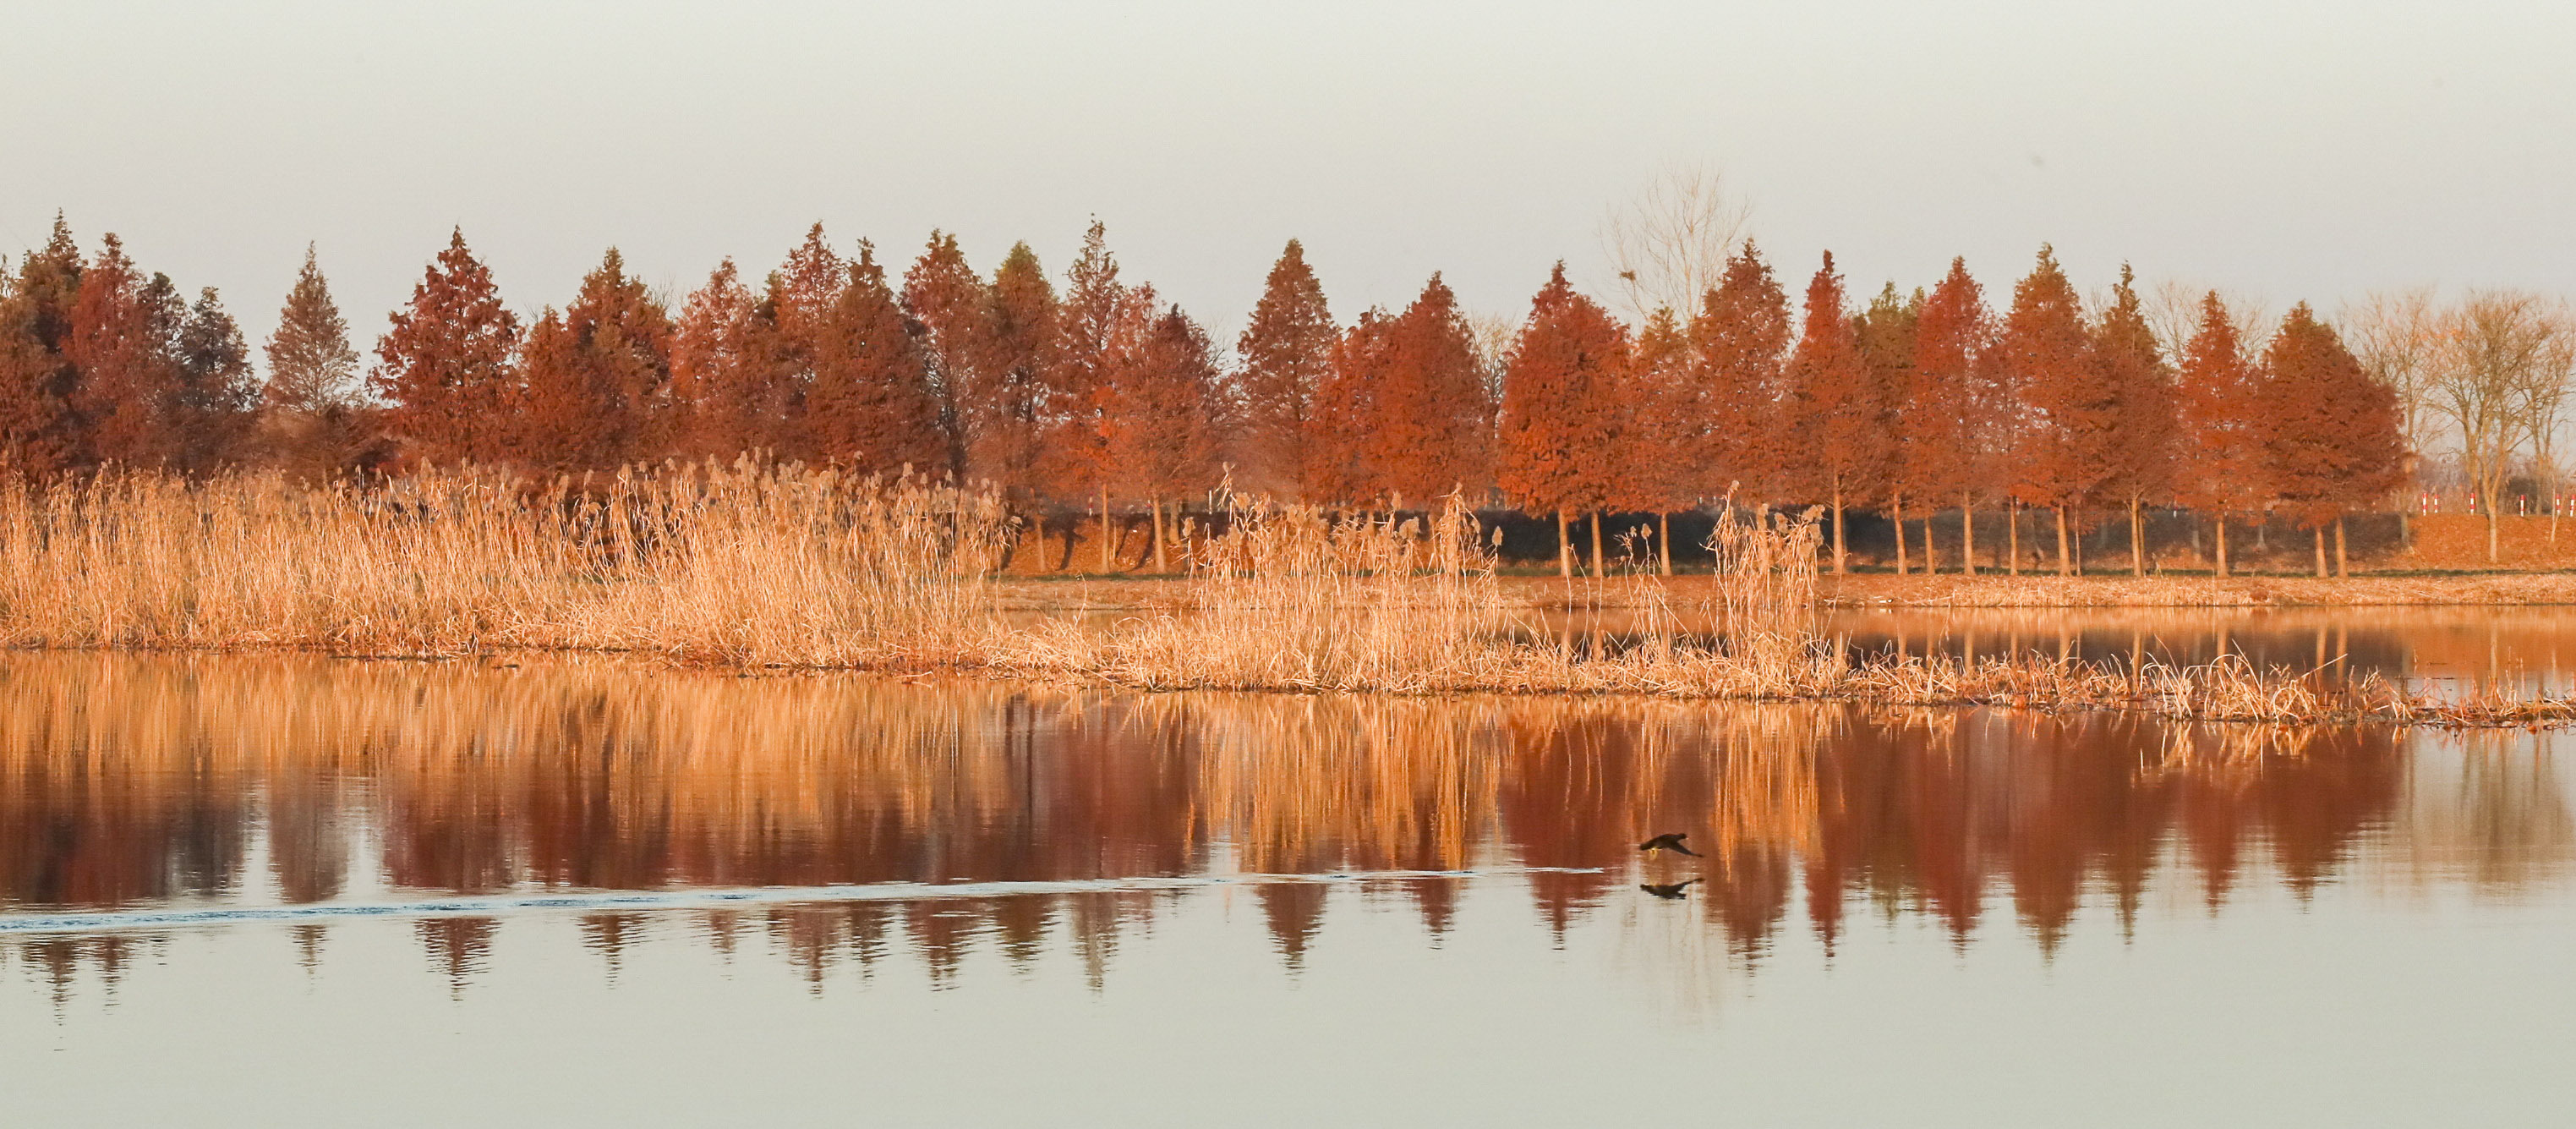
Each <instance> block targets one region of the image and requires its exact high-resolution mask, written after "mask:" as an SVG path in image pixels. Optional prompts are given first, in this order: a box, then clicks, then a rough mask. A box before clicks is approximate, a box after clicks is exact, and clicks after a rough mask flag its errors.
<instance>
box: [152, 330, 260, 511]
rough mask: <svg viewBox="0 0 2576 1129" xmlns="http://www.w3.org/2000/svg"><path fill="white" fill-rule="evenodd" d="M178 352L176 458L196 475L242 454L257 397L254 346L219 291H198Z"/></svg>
mask: <svg viewBox="0 0 2576 1129" xmlns="http://www.w3.org/2000/svg"><path fill="white" fill-rule="evenodd" d="M174 352H175V354H176V356H175V360H176V361H177V367H178V377H179V381H178V388H177V401H176V403H175V404H174V405H173V408H174V409H175V410H174V412H173V418H172V424H173V426H174V427H175V428H176V435H175V436H173V439H174V442H173V444H172V446H173V448H174V450H173V458H174V459H175V460H176V461H177V462H178V464H179V465H181V466H184V467H186V468H188V469H189V470H191V471H196V472H203V471H207V470H211V469H213V468H214V467H215V466H217V465H218V464H219V463H221V462H223V461H226V460H229V459H232V458H235V457H237V456H238V455H239V454H240V453H241V450H242V443H243V440H244V438H245V437H246V435H247V431H248V425H249V422H250V412H251V405H252V404H253V402H254V401H256V399H257V398H258V384H257V383H256V382H255V381H254V380H253V379H252V374H251V365H250V343H249V342H248V341H245V340H244V339H243V338H242V331H241V325H240V323H238V322H235V321H234V320H233V317H232V315H231V314H230V313H227V312H226V311H225V310H224V304H223V298H222V296H221V295H219V294H217V293H216V291H215V288H214V287H211V286H209V287H206V288H204V289H202V290H199V291H198V292H197V301H196V304H195V305H193V306H191V307H189V308H188V313H187V320H186V321H185V322H184V323H183V324H182V325H181V326H180V328H179V333H178V338H177V340H176V342H175V343H174Z"/></svg>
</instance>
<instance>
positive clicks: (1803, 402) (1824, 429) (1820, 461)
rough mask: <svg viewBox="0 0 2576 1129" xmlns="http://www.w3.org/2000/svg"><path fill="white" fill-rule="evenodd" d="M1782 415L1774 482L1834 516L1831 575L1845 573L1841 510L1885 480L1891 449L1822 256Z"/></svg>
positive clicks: (1837, 280) (1839, 282)
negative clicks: (1785, 431)
mask: <svg viewBox="0 0 2576 1129" xmlns="http://www.w3.org/2000/svg"><path fill="white" fill-rule="evenodd" d="M1784 384H1785V387H1784V388H1783V389H1782V393H1783V400H1784V403H1783V405H1782V406H1783V409H1784V410H1785V413H1786V415H1787V418H1788V420H1789V422H1790V428H1789V430H1790V432H1791V434H1793V435H1794V436H1795V438H1796V441H1795V443H1794V444H1793V445H1784V446H1783V448H1782V453H1781V455H1780V456H1778V457H1777V459H1776V464H1775V465H1776V468H1777V469H1776V470H1775V471H1774V478H1775V479H1776V480H1777V481H1779V482H1781V483H1782V484H1783V486H1784V487H1785V488H1786V489H1787V490H1788V492H1790V493H1791V494H1793V495H1795V496H1799V497H1804V498H1810V499H1821V500H1823V501H1824V502H1825V503H1826V504H1827V505H1828V506H1830V507H1831V508H1832V510H1833V519H1834V524H1833V533H1834V571H1835V572H1837V573H1840V572H1844V571H1846V557H1847V556H1848V554H1847V552H1846V546H1845V542H1844V539H1843V506H1844V504H1845V503H1846V502H1847V501H1852V500H1863V501H1865V500H1867V499H1869V498H1870V497H1871V496H1872V495H1873V494H1874V493H1875V492H1876V491H1877V489H1878V487H1879V485H1880V482H1881V480H1882V478H1883V476H1884V474H1885V472H1886V466H1887V461H1886V456H1887V452H1888V448H1889V446H1890V443H1889V436H1888V433H1887V424H1886V420H1885V419H1884V418H1883V413H1882V409H1881V402H1880V398H1879V395H1878V389H1877V387H1876V382H1875V381H1874V379H1873V374H1872V373H1871V372H1870V369H1869V365H1868V363H1867V362H1866V361H1865V360H1864V359H1863V358H1862V357H1861V353H1860V341H1859V338H1858V337H1857V336H1855V335H1854V333H1853V328H1852V319H1851V312H1850V311H1849V310H1848V309H1847V308H1846V307H1845V303H1844V301H1843V279H1842V276H1841V275H1839V274H1836V273H1834V256H1833V253H1832V252H1830V251H1828V252H1826V253H1825V261H1824V265H1822V266H1820V267H1818V268H1816V274H1815V277H1814V278H1813V279H1811V280H1809V281H1808V283H1807V302H1806V318H1805V324H1804V326H1803V327H1802V328H1801V330H1800V332H1799V334H1798V345H1797V348H1796V350H1795V351H1794V352H1792V353H1791V354H1790V355H1789V365H1788V369H1787V371H1786V373H1785V379H1784Z"/></svg>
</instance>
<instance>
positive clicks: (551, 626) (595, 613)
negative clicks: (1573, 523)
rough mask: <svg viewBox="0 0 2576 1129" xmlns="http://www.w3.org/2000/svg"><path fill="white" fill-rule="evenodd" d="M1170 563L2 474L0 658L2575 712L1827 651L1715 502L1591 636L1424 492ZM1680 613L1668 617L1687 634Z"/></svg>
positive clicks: (1779, 520)
mask: <svg viewBox="0 0 2576 1129" xmlns="http://www.w3.org/2000/svg"><path fill="white" fill-rule="evenodd" d="M1226 518H1227V520H1226V521H1225V522H1224V523H1223V524H1222V525H1221V526H1220V527H1219V528H1218V529H1217V530H1216V531H1215V532H1213V533H1212V534H1210V535H1207V536H1193V537H1187V538H1185V545H1186V548H1185V555H1186V557H1187V558H1188V562H1189V570H1190V571H1189V577H1188V580H1187V581H1186V585H1185V586H1186V590H1187V593H1188V599H1187V607H1186V608H1184V609H1182V610H1176V611H1165V612H1154V613H1150V614H1140V615H1137V616H1134V617H1131V618H1129V619H1125V620H1122V621H1119V622H1117V623H1115V624H1112V625H1109V626H1107V627H1098V626H1089V625H1085V624H1081V623H1077V622H1074V621H1072V620H1069V619H1062V618H1057V619H1048V620H1041V621H1039V622H1037V623H1035V624H1025V623H1017V624H1015V623H1009V622H1005V620H1004V619H1003V617H1002V616H1001V614H1000V613H999V610H998V602H997V600H996V592H997V590H998V585H997V584H996V582H995V578H994V572H995V568H996V565H997V563H998V562H999V560H1000V558H1001V554H1002V550H1003V548H1004V547H1005V546H1006V545H1007V544H1008V543H1009V539H1010V538H1011V536H1012V535H1013V532H1014V524H1013V518H1012V517H1011V515H1010V514H1009V512H1008V510H1007V508H1006V507H1005V506H1004V505H1003V504H1002V502H1001V501H1000V499H998V498H997V497H995V496H993V495H991V494H989V493H985V492H981V491H976V490H968V489H961V488H958V487H954V486H951V485H946V484H940V483H932V482H923V481H918V480H897V481H883V480H878V479H858V478H851V477H848V476H843V475H839V474H836V473H834V472H832V471H830V470H809V469H801V468H795V467H769V466H757V465H752V464H749V463H743V464H737V465H735V466H732V467H720V466H714V465H700V466H674V467H669V468H666V469H664V470H662V471H661V472H658V473H651V474H645V473H631V474H620V475H617V476H614V477H607V478H596V479H593V478H585V479H582V480H578V481H576V480H571V479H558V480H555V481H553V482H551V483H529V482H525V481H522V480H517V479H513V478H509V477H506V476H502V475H498V474H494V473H490V472H480V471H474V470H461V471H452V472H430V473H425V474H421V475H417V476H413V477H410V478H404V479H397V480H391V481H384V482H371V483H365V484H351V483H341V484H332V485H327V486H304V485H298V484H295V483H293V482H291V481H289V480H287V479H285V478H283V477H280V476H277V475H273V474H253V473H242V474H228V475H219V476H216V477H213V478H211V479H207V480H203V481H196V482H190V481H183V480H180V479H176V478H171V477H166V476H161V475H154V474H144V473H131V472H116V473H107V474H102V475H99V476H97V477H94V478H90V479H84V480H70V481H61V482H56V483H52V484H46V485H37V484H32V483H29V482H26V481H21V480H10V481H6V482H0V645H10V646H18V647H68V648H93V647H126V648H175V649H223V648H257V647H271V648H278V647H282V648H306V649H317V650H325V651H330V652H333V653H339V654H349V655H376V656H445V655H456V654H462V653H471V652H477V651H492V650H504V649H512V648H525V649H536V650H563V651H625V652H640V653H645V654H651V655H655V656H659V657H662V658H665V659H668V660H672V661H676V662H681V663H687V664H699V665H712V666H731V667H762V666H772V667H798V668H853V667H856V668H874V669H894V670H924V669H953V670H974V671H982V672H986V673H993V674H1000V675H1020V676H1033V677H1040V678H1055V679H1067V680H1075V681H1083V682H1094V683H1108V684H1113V685H1119V686H1127V687H1135V688H1143V689H1154V690H1167V689H1201V690H1245V691H1277V690H1291V691H1349V692H1381V693H1399V694H1449V693H1472V692H1501V693H1519V694H1634V695H1646V696H1657V697H1673V698H1729V699H1748V700H1766V699H1807V700H1856V701H1868V702H1876V703H1884V704H1891V705H2001V706H2013V707H2019V708H2027V709H2120V710H2135V711H2143V712H2148V713H2154V714H2160V715H2164V716H2171V717H2188V718H2209V719H2223V720H2242V721H2270V722H2309V721H2352V720H2383V721H2395V722H2430V723H2444V724H2459V725H2543V724H2559V723H2565V722H2568V721H2571V720H2576V700H2571V699H2566V698H2550V697H2539V698H2521V697H2515V696H2512V695H2510V694H2507V693H2504V692H2502V691H2492V690H2490V691H2481V692H2479V693H2478V694H2477V695H2476V696H2473V697H2468V698H2459V699H2450V700H2436V699H2434V698H2431V697H2428V696H2425V695H2423V694H2421V693H2418V692H2416V691H2412V690H2409V689H2406V688H2403V687H2400V686H2397V685H2393V684H2391V683H2389V682H2387V681H2385V680H2382V679H2378V678H2375V677H2359V678H2331V679H2330V678H2326V677H2323V676H2321V675H2320V674H2318V673H2317V672H2309V673H2307V674H2304V675H2303V674H2297V673H2294V672H2290V671H2285V670H2255V669H2253V668H2252V667H2251V666H2249V665H2247V664H2246V663H2244V662H2243V661H2242V660H2240V659H2233V658H2222V659H2220V660H2218V661H2216V662H2213V663H2209V664H2204V665H2198V666H2164V665H2158V664H2155V663H2139V664H2136V665H2134V666H2120V665H2114V664H2103V663H2086V662H2077V661H2072V660H2064V659H2061V660H2058V661H2053V662H2052V661H2046V660H2042V659H2039V658H2035V657H2032V656H2027V655H2016V656H2012V657H2006V658H1987V659H1984V660H1972V659H1955V658H1948V657H1910V656H1897V657H1893V658H1889V657H1884V656H1869V655H1854V654H1851V653H1849V652H1848V650H1847V648H1845V647H1844V646H1843V645H1842V644H1841V642H1840V641H1839V640H1838V639H1835V638H1831V637H1827V636H1825V635H1822V634H1820V633H1819V632H1818V631H1817V629H1816V627H1815V611H1816V608H1817V605H1818V598H1817V585H1818V578H1817V576H1816V572H1815V565H1814V561H1815V556H1816V545H1817V537H1818V534H1817V528H1816V525H1815V523H1814V522H1813V521H1810V520H1803V519H1792V518H1789V517H1787V516H1784V515H1764V516H1762V517H1760V518H1758V519H1756V520H1752V521H1739V520H1737V518H1736V516H1735V515H1734V513H1733V512H1732V511H1730V513H1729V514H1728V516H1727V517H1725V518H1724V519H1723V520H1722V521H1721V522H1720V524H1719V526H1718V529H1717V531H1716V533H1715V534H1714V535H1713V537H1712V539H1711V545H1710V547H1711V548H1712V549H1713V550H1714V551H1715V553H1716V555H1717V558H1718V561H1719V567H1718V568H1717V569H1716V570H1715V571H1714V572H1713V573H1712V574H1711V576H1710V577H1709V578H1708V579H1707V580H1706V581H1705V582H1704V583H1703V582H1701V581H1699V580H1698V579H1696V578H1693V579H1690V580H1685V581H1679V582H1672V583H1666V582H1664V581H1662V580H1660V579H1659V578H1656V577H1652V576H1649V575H1645V574H1644V573H1642V572H1636V573H1632V574H1631V575H1628V576H1626V577H1623V578H1617V579H1613V580H1610V581H1605V582H1598V583H1601V584H1605V585H1607V586H1609V588H1610V589H1612V590H1611V591H1608V592H1595V593H1593V595H1595V596H1606V597H1608V599H1607V600H1606V601H1604V602H1609V603H1615V604H1617V605H1618V606H1622V607H1627V608H1635V609H1641V610H1640V611H1639V612H1638V613H1637V614H1636V615H1635V616H1634V617H1632V618H1633V620H1634V623H1635V627H1634V629H1633V630H1629V631H1626V632H1623V633H1621V634H1620V635H1619V636H1618V637H1616V638H1611V637H1607V636H1589V637H1583V638H1578V637H1576V636H1575V635H1574V634H1572V633H1570V632H1565V631H1552V630H1550V629H1548V628H1547V627H1546V626H1545V625H1543V624H1542V623H1540V622H1539V621H1538V620H1537V619H1536V618H1535V616H1533V615H1532V613H1531V612H1530V611H1529V610H1528V609H1527V608H1526V606H1525V604H1524V603H1522V602H1520V601H1515V600H1513V599H1510V598H1507V597H1506V596H1505V595H1504V594H1503V593H1502V591H1501V589H1500V588H1499V586H1498V585H1497V582H1496V577H1495V564H1496V558H1495V555H1494V551H1493V548H1492V547H1491V545H1490V544H1489V543H1488V542H1487V541H1486V540H1485V539H1484V538H1483V537H1482V536H1481V534H1482V530H1481V528H1480V527H1479V525H1478V523H1477V522H1476V520H1475V518H1474V515H1473V514H1472V513H1470V512H1469V511H1468V509H1467V508H1466V506H1465V505H1464V503H1463V502H1462V501H1461V500H1459V499H1457V498H1454V497H1453V498H1451V499H1449V500H1448V501H1447V502H1446V504H1444V505H1443V506H1442V507H1441V508H1440V509H1439V510H1438V511H1437V512H1435V513H1433V514H1431V515H1429V516H1428V517H1427V518H1424V519H1420V520H1406V521H1401V522H1399V521H1393V520H1367V519H1351V518H1339V519H1337V518H1333V517H1329V516H1327V515H1326V514H1324V513H1322V512H1319V511H1316V510H1313V509H1309V508H1302V507H1286V508H1279V507H1270V506H1265V505H1258V504H1253V503H1249V502H1243V501H1238V502H1236V503H1235V504H1234V505H1233V506H1232V509H1231V510H1230V512H1229V513H1228V514H1227V515H1226ZM1677 602H1679V603H1681V604H1687V605H1691V607H1690V608H1689V610H1690V612H1691V613H1692V614H1691V616H1690V617H1689V620H1690V622H1693V623H1699V624H1706V625H1708V626H1707V627H1706V628H1705V629H1703V630H1698V631H1685V630H1684V629H1683V628H1682V626H1681V625H1682V624H1683V623H1684V620H1685V617H1684V615H1683V614H1682V609H1681V608H1680V607H1677V606H1676V604H1677Z"/></svg>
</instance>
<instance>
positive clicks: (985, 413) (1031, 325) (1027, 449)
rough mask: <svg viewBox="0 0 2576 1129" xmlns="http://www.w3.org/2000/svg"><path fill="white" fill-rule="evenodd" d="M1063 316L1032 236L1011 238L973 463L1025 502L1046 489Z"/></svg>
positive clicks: (985, 361) (987, 312) (970, 441)
mask: <svg viewBox="0 0 2576 1129" xmlns="http://www.w3.org/2000/svg"><path fill="white" fill-rule="evenodd" d="M1061 317H1062V313H1061V304H1060V303H1059V302H1058V301H1057V299H1056V293H1055V287H1054V286H1053V285H1052V284H1050V283H1049V282H1048V281H1047V276H1046V268H1045V267H1044V266H1042V265H1041V264H1040V263H1039V262H1038V256H1037V252H1035V251H1032V250H1030V249H1029V245H1028V244H1026V243H1015V244H1012V245H1011V249H1010V251H1009V252H1008V253H1007V254H1004V255H1003V256H1002V261H1001V263H1000V265H998V266H996V267H995V268H994V269H993V281H992V284H991V286H990V287H989V288H987V290H986V292H985V306H984V321H983V338H982V340H981V342H980V343H979V346H978V348H977V351H976V360H975V362H974V367H973V368H972V370H971V375H972V381H971V383H970V384H969V386H968V392H967V396H966V402H967V404H968V406H967V407H966V408H965V409H964V410H965V414H966V417H967V419H968V421H969V422H968V426H967V429H966V462H967V465H969V466H972V467H974V468H976V470H975V473H976V474H977V475H979V476H981V477H983V478H985V479H987V480H989V481H992V482H994V483H997V484H999V485H1000V486H1001V487H1002V488H1003V490H1004V491H1005V492H1006V493H1008V494H1009V495H1010V496H1011V497H1012V498H1013V499H1014V500H1016V501H1018V502H1020V503H1021V504H1035V503H1036V502H1038V501H1040V500H1042V499H1043V497H1044V494H1045V480H1044V477H1043V475H1042V473H1041V470H1040V466H1039V462H1040V459H1039V456H1040V453H1041V452H1042V451H1043V450H1044V449H1045V435H1044V428H1045V426H1046V421H1047V409H1048V405H1049V403H1050V401H1051V399H1052V397H1053V381H1054V377H1055V373H1056V367H1055V354H1056V350H1057V346H1058V335H1057V332H1056V326H1057V323H1058V322H1059V321H1060V320H1061ZM1068 552H1070V550H1069V549H1068Z"/></svg>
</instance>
